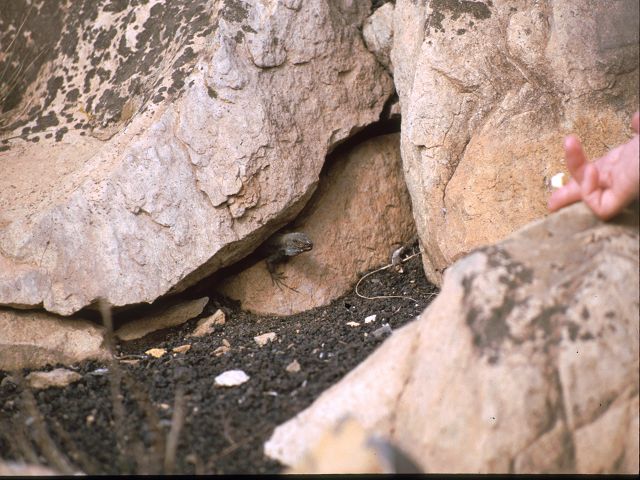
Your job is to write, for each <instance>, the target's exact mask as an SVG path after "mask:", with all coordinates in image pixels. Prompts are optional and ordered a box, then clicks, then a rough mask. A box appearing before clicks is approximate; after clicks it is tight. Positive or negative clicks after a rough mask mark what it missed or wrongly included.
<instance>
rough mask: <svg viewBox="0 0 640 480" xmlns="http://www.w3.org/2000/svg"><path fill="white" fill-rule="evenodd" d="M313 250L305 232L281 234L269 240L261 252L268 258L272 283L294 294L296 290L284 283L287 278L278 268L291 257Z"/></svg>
mask: <svg viewBox="0 0 640 480" xmlns="http://www.w3.org/2000/svg"><path fill="white" fill-rule="evenodd" d="M312 248H313V242H312V241H311V239H310V238H309V237H308V236H307V234H305V233H303V232H290V233H279V234H276V235H274V236H272V237H271V238H269V240H267V241H266V242H265V243H264V244H263V245H262V246H261V247H260V252H261V253H262V254H263V255H264V256H265V257H266V258H265V262H266V263H267V270H268V271H269V275H271V281H272V282H273V284H274V285H277V286H278V288H280V287H281V286H284V287H286V288H288V289H290V290H293V291H294V292H297V290H296V289H294V288H291V287H289V286H288V285H286V284H285V283H284V280H285V279H286V276H285V275H284V274H283V273H281V272H278V271H277V266H278V265H279V264H281V263H284V262H286V261H287V260H289V259H290V258H291V257H295V256H296V255H300V254H301V253H303V252H308V251H309V250H311V249H312Z"/></svg>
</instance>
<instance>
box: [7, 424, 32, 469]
mask: <svg viewBox="0 0 640 480" xmlns="http://www.w3.org/2000/svg"><path fill="white" fill-rule="evenodd" d="M3 431H4V430H3ZM9 431H10V432H11V435H10V436H9V435H6V436H5V438H6V439H7V442H8V443H9V446H11V447H12V449H13V451H14V453H16V458H20V457H22V459H23V460H24V461H26V463H31V464H33V465H39V464H40V459H39V458H38V454H37V453H36V451H35V450H34V449H33V446H32V445H31V442H29V441H28V440H27V435H26V433H25V428H24V418H23V417H22V416H20V417H19V419H14V420H12V422H11V429H7V430H6V432H9Z"/></svg>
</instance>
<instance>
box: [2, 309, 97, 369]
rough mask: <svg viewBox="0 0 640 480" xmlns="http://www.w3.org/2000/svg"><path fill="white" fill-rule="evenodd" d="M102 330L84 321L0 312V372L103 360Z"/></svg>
mask: <svg viewBox="0 0 640 480" xmlns="http://www.w3.org/2000/svg"><path fill="white" fill-rule="evenodd" d="M103 341H104V329H103V328H102V327H99V326H97V325H95V324H93V323H91V322H88V321H86V320H78V319H70V318H60V317H57V316H56V315H51V314H47V313H41V312H32V311H14V310H9V309H0V370H17V369H21V368H40V367H44V366H45V365H54V364H56V363H62V364H67V365H68V364H71V363H76V362H80V361H82V360H87V359H96V360H106V359H107V358H109V353H108V351H107V349H106V348H105V347H104V345H103Z"/></svg>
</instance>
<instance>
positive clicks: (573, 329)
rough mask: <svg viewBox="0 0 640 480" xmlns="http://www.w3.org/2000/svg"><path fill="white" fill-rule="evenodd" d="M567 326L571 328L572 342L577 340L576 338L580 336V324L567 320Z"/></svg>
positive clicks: (570, 336)
mask: <svg viewBox="0 0 640 480" xmlns="http://www.w3.org/2000/svg"><path fill="white" fill-rule="evenodd" d="M567 327H568V328H569V338H570V339H571V341H572V342H575V341H576V338H578V333H579V332H580V327H579V326H578V324H577V323H574V322H567Z"/></svg>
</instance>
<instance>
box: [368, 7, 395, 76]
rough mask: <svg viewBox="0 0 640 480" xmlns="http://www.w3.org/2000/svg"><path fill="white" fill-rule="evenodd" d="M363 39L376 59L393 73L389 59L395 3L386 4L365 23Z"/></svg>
mask: <svg viewBox="0 0 640 480" xmlns="http://www.w3.org/2000/svg"><path fill="white" fill-rule="evenodd" d="M362 38H363V39H364V43H365V45H366V46H367V49H368V50H369V51H370V52H371V53H373V54H374V55H375V56H376V59H377V60H378V61H379V62H380V63H381V64H382V65H384V66H385V67H387V68H388V69H389V70H390V71H391V72H393V65H391V59H390V58H389V56H390V54H391V46H392V45H393V3H391V2H389V3H385V4H384V5H382V6H381V7H380V8H378V9H377V10H376V11H375V12H373V14H372V15H370V16H369V17H368V18H367V19H366V20H365V21H364V24H363V25H362Z"/></svg>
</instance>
